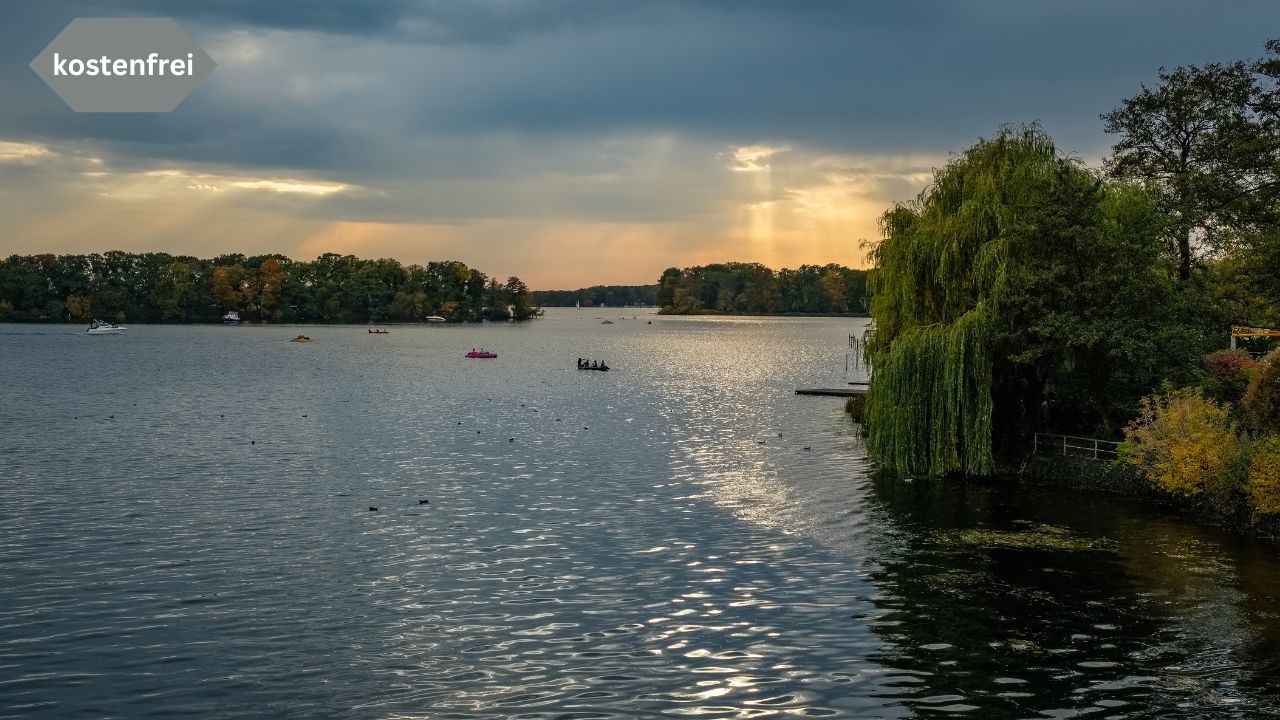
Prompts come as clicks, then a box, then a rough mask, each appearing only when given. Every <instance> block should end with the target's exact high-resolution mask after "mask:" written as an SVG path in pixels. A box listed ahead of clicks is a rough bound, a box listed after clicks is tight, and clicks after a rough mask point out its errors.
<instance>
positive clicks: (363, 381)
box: [0, 310, 1280, 718]
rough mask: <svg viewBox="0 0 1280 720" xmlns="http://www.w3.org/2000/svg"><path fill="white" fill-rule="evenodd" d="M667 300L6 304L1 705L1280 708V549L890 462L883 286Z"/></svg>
mask: <svg viewBox="0 0 1280 720" xmlns="http://www.w3.org/2000/svg"><path fill="white" fill-rule="evenodd" d="M601 317H609V318H612V319H614V320H615V324H613V325H601V324H600V319H599V318H601ZM645 320H646V316H644V315H641V316H640V318H639V319H637V320H633V319H631V313H625V316H624V313H622V312H619V311H616V310H615V311H602V310H582V311H560V312H559V313H556V314H554V315H552V316H551V317H549V318H547V319H545V320H541V321H538V322H535V323H532V324H528V325H524V326H489V325H486V326H484V327H453V326H450V327H440V326H433V327H418V328H395V329H393V330H392V333H391V334H390V335H387V336H369V335H367V334H366V333H365V332H364V331H363V329H361V328H349V327H312V328H307V329H306V330H305V331H306V332H307V333H308V334H310V335H311V336H312V337H313V338H315V342H313V343H311V344H292V343H289V342H287V341H286V340H287V338H289V337H291V336H292V335H293V334H295V333H296V332H297V330H296V329H293V328H282V327H274V328H258V327H242V328H221V327H146V326H138V327H134V328H132V329H131V330H130V331H129V333H128V335H127V336H124V337H87V336H84V335H83V334H80V333H77V332H75V331H76V330H77V329H78V328H72V327H67V326H43V327H35V326H13V325H7V326H0V716H4V717H71V716H81V717H105V716H111V717H121V718H137V717H148V716H151V717H344V718H345V717H350V718H386V717H430V718H467V717H487V718H501V717H572V718H579V717H581V718H588V717H619V718H621V717H654V716H676V717H679V716H704V717H734V718H739V717H740V718H757V717H759V718H764V717H793V716H843V717H935V716H942V715H958V716H965V717H973V718H1003V717H1011V718H1012V717H1019V718H1022V717H1054V718H1057V717H1075V716H1081V715H1088V716H1091V717H1152V716H1167V717H1241V718H1244V717H1258V716H1266V715H1272V714H1276V713H1277V708H1278V707H1280V701H1278V699H1280V674H1278V673H1277V670H1278V669H1280V667H1278V665H1280V604H1278V603H1277V600H1280V561H1278V560H1277V554H1276V551H1275V548H1273V547H1268V546H1265V545H1260V544H1256V543H1253V542H1250V541H1248V540H1244V539H1239V538H1233V537H1231V536H1229V535H1225V534H1223V533H1220V532H1217V531H1215V530H1212V529H1206V528H1203V527H1199V526H1196V525H1194V524H1191V523H1189V522H1187V521H1186V520H1184V519H1181V518H1178V517H1175V516H1171V515H1168V514H1163V513H1161V512H1159V511H1155V510H1151V509H1148V508H1144V507H1142V506H1138V505H1132V504H1129V503H1128V502H1126V501H1124V500H1121V499H1115V498H1106V497H1091V496H1085V495H1075V494H1070V493H1054V492H1049V491H1039V490H1025V489H1024V490H1014V489H1011V488H1007V487H1004V486H1001V485H963V484H958V483H951V484H941V483H931V482H925V481H914V482H911V481H904V480H888V479H873V478H872V477H870V476H869V475H868V472H867V462H866V460H865V459H864V450H863V447H862V445H861V443H860V442H859V440H858V438H857V437H856V436H855V435H854V434H853V432H852V429H851V426H850V425H849V424H848V423H847V421H846V420H844V419H843V418H842V416H841V413H840V411H839V410H840V405H841V403H840V401H839V400H838V399H833V398H810V397H797V396H795V395H793V394H792V390H793V388H794V387H796V386H797V385H800V384H824V383H827V382H835V381H837V380H838V379H839V378H838V371H839V370H840V369H841V365H842V360H841V354H842V352H843V345H844V340H845V336H846V335H847V333H848V332H849V331H850V330H852V329H854V328H853V323H851V321H848V320H828V319H785V320H782V319H760V320H754V319H753V320H738V319H687V318H685V319H667V318H662V319H657V318H655V319H654V323H653V324H652V325H648V324H646V322H645ZM480 345H484V346H485V347H492V348H495V349H497V350H498V351H499V353H500V355H501V357H499V359H497V360H490V361H464V360H462V359H461V355H462V353H463V352H465V351H466V350H469V349H470V348H471V347H473V346H480ZM578 355H590V356H592V357H604V358H607V359H609V360H610V361H612V363H613V364H614V366H615V368H616V369H617V371H616V372H611V373H608V374H605V373H585V372H584V373H579V372H577V371H575V370H574V369H573V361H574V358H575V357H577V356H578ZM113 415H114V417H111V416H113ZM779 433H782V434H781V435H779ZM806 447H807V448H811V449H805V448H806ZM419 499H430V505H419V504H418V500H419ZM369 506H376V507H378V508H379V511H378V512H370V511H369Z"/></svg>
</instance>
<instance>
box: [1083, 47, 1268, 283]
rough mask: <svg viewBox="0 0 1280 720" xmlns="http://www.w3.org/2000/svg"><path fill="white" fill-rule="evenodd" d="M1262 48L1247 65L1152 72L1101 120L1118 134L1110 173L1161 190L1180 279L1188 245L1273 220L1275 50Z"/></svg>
mask: <svg viewBox="0 0 1280 720" xmlns="http://www.w3.org/2000/svg"><path fill="white" fill-rule="evenodd" d="M1267 48H1268V51H1269V52H1270V53H1271V55H1270V56H1269V57H1267V58H1264V59H1262V60H1258V61H1254V62H1247V61H1244V60H1238V61H1235V62H1229V63H1210V64H1207V65H1204V66H1195V65H1190V66H1185V67H1178V68H1175V69H1173V70H1166V69H1164V68H1161V70H1160V82H1159V84H1158V85H1157V86H1155V87H1147V86H1145V85H1144V86H1143V87H1142V91H1141V92H1140V93H1138V94H1137V95H1135V96H1133V97H1131V98H1129V99H1127V100H1125V101H1124V102H1123V103H1122V104H1121V105H1120V106H1119V107H1117V108H1115V109H1114V110H1112V111H1111V112H1108V113H1105V114H1103V115H1102V120H1103V121H1104V123H1105V129H1106V131H1107V132H1108V133H1112V134H1116V135H1118V136H1119V139H1118V140H1117V142H1116V144H1115V147H1114V148H1113V154H1112V156H1111V157H1110V158H1109V159H1108V161H1107V167H1108V169H1109V170H1110V171H1111V173H1112V174H1113V175H1114V176H1116V177H1126V178H1134V179H1139V180H1142V181H1146V182H1149V183H1152V184H1153V185H1154V186H1155V187H1157V188H1158V189H1159V190H1160V198H1161V205H1162V209H1163V210H1164V211H1165V212H1166V213H1168V215H1169V217H1170V218H1171V219H1172V220H1173V222H1172V223H1171V224H1170V230H1171V234H1170V239H1171V242H1172V243H1173V244H1174V246H1175V247H1176V252H1177V256H1178V260H1179V265H1178V275H1179V277H1180V278H1181V279H1182V280H1183V281H1186V280H1188V279H1189V278H1190V277H1191V269H1192V264H1193V261H1194V260H1195V258H1196V255H1197V252H1196V250H1197V244H1199V245H1201V246H1202V247H1203V248H1205V249H1207V248H1214V247H1221V245H1222V238H1223V236H1224V233H1225V230H1226V229H1227V228H1231V227H1240V226H1242V225H1248V224H1250V223H1252V222H1256V221H1258V220H1267V221H1273V220H1274V218H1275V212H1276V201H1277V199H1278V198H1280V162H1277V160H1276V158H1277V156H1278V155H1280V125H1278V122H1277V120H1278V115H1277V111H1278V109H1280V108H1278V107H1277V106H1278V103H1277V90H1276V84H1275V81H1276V80H1277V79H1280V43H1277V41H1275V40H1273V41H1271V42H1269V43H1268V44H1267Z"/></svg>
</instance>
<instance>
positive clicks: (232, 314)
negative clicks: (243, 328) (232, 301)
mask: <svg viewBox="0 0 1280 720" xmlns="http://www.w3.org/2000/svg"><path fill="white" fill-rule="evenodd" d="M222 324H223V325H239V324H240V313H238V312H236V311H235V310H228V311H227V312H226V314H225V315H223V316H222Z"/></svg>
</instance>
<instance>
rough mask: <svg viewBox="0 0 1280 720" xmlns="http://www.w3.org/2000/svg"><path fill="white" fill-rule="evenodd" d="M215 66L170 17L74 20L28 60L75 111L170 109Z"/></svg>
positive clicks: (154, 110) (159, 110)
mask: <svg viewBox="0 0 1280 720" xmlns="http://www.w3.org/2000/svg"><path fill="white" fill-rule="evenodd" d="M215 67H217V63H215V62H214V61H213V59H212V58H210V57H209V56H208V55H207V54H206V53H205V51H204V50H201V49H200V46H199V45H196V44H195V42H194V41H193V40H192V39H191V38H190V37H188V36H187V34H186V33H185V32H183V30H182V28H180V27H178V23H176V22H174V21H173V19H172V18H76V19H75V20H72V21H71V24H70V25H67V27H66V28H64V29H63V30H62V32H60V33H58V36H57V37H55V38H54V39H53V42H50V43H49V45H48V47H46V48H45V49H44V50H43V51H41V53H40V54H39V55H37V56H36V59H35V60H32V61H31V69H32V70H35V72H36V74H37V75H39V76H40V79H42V80H44V81H45V83H46V84H48V86H49V87H51V88H53V91H54V92H55V93H57V94H58V96H59V97H61V98H62V99H63V100H64V101H66V103H67V104H68V105H70V106H71V109H72V110H75V111H76V112H169V111H170V110H172V109H174V108H175V107H177V106H178V103H180V102H182V100H183V99H184V98H186V97H187V94H188V93H190V92H191V91H192V90H193V89H195V86H196V85H199V84H200V81H201V80H204V79H205V77H206V76H208V75H209V73H210V72H212V71H213V69H214V68H215Z"/></svg>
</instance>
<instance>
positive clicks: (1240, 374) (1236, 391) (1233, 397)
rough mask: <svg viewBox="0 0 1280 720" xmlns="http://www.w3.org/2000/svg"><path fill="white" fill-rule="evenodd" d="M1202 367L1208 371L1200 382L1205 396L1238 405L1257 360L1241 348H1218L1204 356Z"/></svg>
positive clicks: (1254, 369)
mask: <svg viewBox="0 0 1280 720" xmlns="http://www.w3.org/2000/svg"><path fill="white" fill-rule="evenodd" d="M1204 367H1205V370H1207V371H1208V377H1206V378H1205V379H1204V381H1203V382H1202V383H1201V387H1203V388H1204V394H1205V396H1206V397H1208V398H1209V399H1211V400H1216V401H1217V402H1220V403H1232V404H1233V405H1237V406H1238V405H1239V404H1240V401H1241V398H1243V397H1244V393H1245V390H1247V389H1248V388H1249V379H1250V378H1252V377H1253V374H1254V372H1255V371H1256V369H1257V367H1258V361H1257V360H1254V359H1253V358H1251V357H1249V354H1248V353H1246V352H1244V351H1243V350H1219V351H1218V352H1215V353H1210V354H1209V355H1206V356H1205V358H1204Z"/></svg>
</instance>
